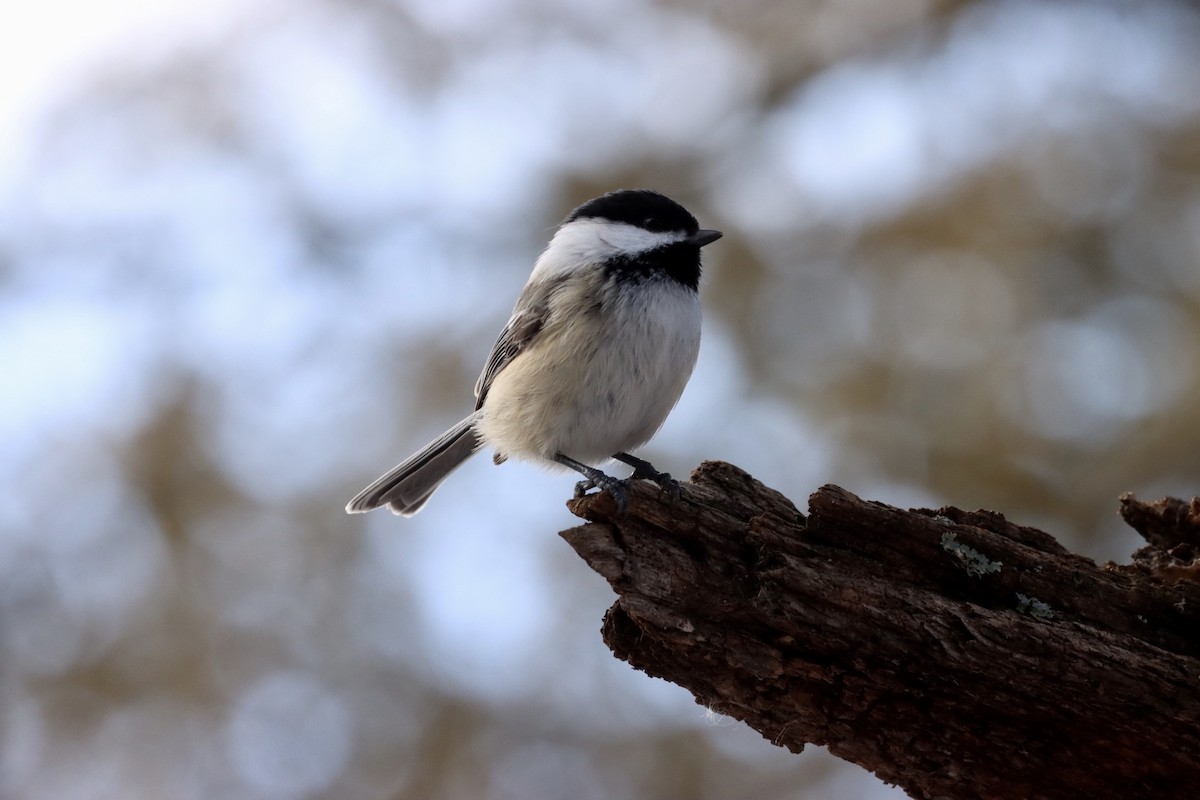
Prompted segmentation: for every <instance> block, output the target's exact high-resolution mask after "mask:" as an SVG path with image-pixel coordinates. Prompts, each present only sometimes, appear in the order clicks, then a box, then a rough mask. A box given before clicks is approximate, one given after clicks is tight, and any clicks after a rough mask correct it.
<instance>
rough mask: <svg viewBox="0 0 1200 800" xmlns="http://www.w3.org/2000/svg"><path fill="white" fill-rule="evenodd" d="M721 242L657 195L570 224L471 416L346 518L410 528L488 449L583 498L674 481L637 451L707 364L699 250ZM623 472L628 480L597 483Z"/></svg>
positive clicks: (369, 492)
mask: <svg viewBox="0 0 1200 800" xmlns="http://www.w3.org/2000/svg"><path fill="white" fill-rule="evenodd" d="M721 236H722V233H721V232H720V231H717V230H710V229H704V228H701V227H700V225H699V223H698V222H697V220H696V218H695V217H694V216H693V215H692V214H691V213H690V212H689V211H687V209H685V208H684V207H683V206H681V205H680V204H679V203H677V202H675V201H674V200H671V199H670V198H668V197H666V196H665V195H663V194H660V193H659V192H656V191H652V190H649V189H621V190H617V191H612V192H608V193H607V194H604V195H602V196H600V197H596V198H593V199H591V200H588V201H587V202H585V203H583V204H582V205H580V206H579V207H577V208H575V209H574V210H573V211H571V212H570V213H569V214H568V215H567V217H566V219H564V220H563V222H562V223H561V224H560V225H559V226H558V227H557V229H556V230H555V232H554V235H553V236H552V237H551V239H550V242H549V244H547V246H546V248H545V250H543V251H542V253H541V255H540V256H539V257H538V258H537V260H536V262H535V263H534V267H533V271H532V272H531V273H530V276H529V279H528V281H527V282H526V284H525V287H524V289H523V290H522V291H521V293H520V295H519V296H518V298H517V301H516V305H515V307H514V308H513V312H512V316H511V318H510V319H509V320H508V323H507V324H506V325H505V326H504V329H503V330H502V331H501V332H500V335H499V337H498V338H497V339H496V343H495V346H494V347H493V348H492V351H491V354H490V355H489V356H488V358H487V361H486V363H485V364H484V367H483V371H482V373H481V374H480V376H479V379H478V381H476V383H475V410H474V411H473V412H472V413H471V414H469V415H468V416H467V417H465V418H464V419H462V420H461V421H460V422H458V423H457V424H456V425H454V426H453V427H451V428H450V429H449V430H447V431H446V432H445V433H443V434H442V435H441V436H439V437H437V438H436V439H434V440H433V441H432V442H430V443H429V444H427V445H425V446H424V447H423V448H421V449H420V450H419V451H417V452H416V453H415V454H414V455H412V456H411V457H409V458H408V459H406V460H405V461H403V462H402V463H400V464H398V465H397V466H395V467H393V468H392V469H391V470H389V471H388V472H387V473H385V474H384V475H382V476H381V477H379V478H378V479H377V480H375V481H374V482H373V483H372V484H371V485H370V486H368V487H367V488H365V489H363V490H362V491H361V492H360V493H359V494H358V495H356V496H355V497H354V499H353V500H351V501H350V502H349V504H347V506H346V511H347V512H348V513H351V514H357V513H363V512H366V511H370V510H372V509H376V508H380V507H384V506H386V507H388V508H389V509H391V511H392V512H393V513H395V514H399V515H403V516H412V515H413V514H416V513H417V512H418V511H420V510H421V509H422V508H423V507H424V506H425V503H426V502H427V501H428V500H429V498H430V496H431V495H432V494H433V493H434V490H436V489H437V488H438V487H439V486H440V485H441V483H442V481H444V480H445V479H446V478H447V477H448V476H449V475H450V473H451V472H453V471H454V470H455V469H456V468H458V467H459V466H460V465H461V464H462V463H463V462H464V461H466V460H467V459H468V458H470V457H471V456H472V455H474V454H475V453H476V452H478V451H479V450H481V449H483V448H484V447H490V448H492V450H493V451H494V455H493V461H494V462H495V463H496V464H500V463H502V462H504V461H505V460H507V459H510V458H511V459H515V460H520V461H528V462H533V463H536V464H539V465H542V466H548V467H551V468H560V469H566V470H573V471H575V472H578V473H579V474H581V475H582V476H583V477H584V480H582V481H580V482H579V483H578V484H577V485H576V487H575V496H577V497H579V496H582V495H583V494H585V493H586V492H587V491H588V490H590V489H592V488H599V489H600V490H601V491H603V492H608V493H609V494H610V495H611V496H612V498H613V500H614V501H615V502H616V504H617V507H618V509H619V510H620V511H621V512H624V511H625V510H626V508H627V505H628V494H627V487H628V485H629V482H630V481H633V480H638V479H645V480H651V481H654V482H656V483H658V484H659V485H660V486H662V487H663V488H664V489H666V490H667V491H670V492H671V493H672V495H673V496H674V497H678V496H679V486H678V483H677V482H675V481H674V480H673V479H672V478H671V476H670V474H668V473H666V472H660V471H658V470H657V469H656V468H655V467H654V466H653V465H652V464H651V463H650V462H648V461H645V460H643V459H641V458H638V457H636V456H634V455H631V454H630V452H629V451H631V450H636V449H637V448H639V447H641V446H642V445H644V444H645V443H646V442H648V441H649V440H650V439H651V437H653V436H654V434H655V433H656V432H657V431H658V429H659V428H660V427H661V426H662V424H663V422H664V421H665V420H666V418H667V415H668V414H669V413H670V412H671V410H672V409H673V408H674V407H675V404H676V403H677V402H678V401H679V397H680V395H681V394H682V393H683V389H684V386H685V385H686V384H687V382H688V379H689V378H690V377H691V374H692V370H693V368H694V367H695V364H696V358H697V356H698V354H699V350H700V327H701V311H700V298H699V284H700V271H701V264H700V261H701V259H700V249H701V248H702V247H704V246H706V245H708V244H711V243H712V242H715V241H716V240H717V239H719V238H721ZM614 459H615V460H617V461H620V462H623V463H624V464H627V465H629V466H631V467H633V472H632V474H631V475H630V476H629V477H628V478H625V479H618V478H614V477H612V476H610V475H608V474H606V473H604V472H602V471H601V470H600V469H599V466H600V465H601V464H607V463H609V462H610V461H612V460H614Z"/></svg>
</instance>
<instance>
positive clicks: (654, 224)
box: [563, 189, 700, 234]
mask: <svg viewBox="0 0 1200 800" xmlns="http://www.w3.org/2000/svg"><path fill="white" fill-rule="evenodd" d="M588 218H594V219H607V220H610V221H612V222H625V223H628V224H630V225H636V226H637V227H639V228H644V229H645V230H648V231H653V232H655V233H664V232H666V231H686V232H687V233H688V234H694V233H696V231H698V230H699V229H700V223H699V222H697V221H696V218H695V217H693V216H692V215H691V214H690V213H689V212H688V210H687V209H686V208H684V207H683V206H681V205H679V203H676V202H675V201H674V200H672V199H671V198H669V197H666V196H664V195H661V194H659V193H658V192H654V191H651V190H649V189H620V190H618V191H615V192H609V193H608V194H606V195H602V196H601V197H597V198H596V199H594V200H588V201H587V202H586V203H584V204H583V205H581V206H580V207H579V208H577V209H575V210H574V211H572V212H571V213H570V214H569V215H568V216H567V218H566V219H565V220H563V224H564V225H565V224H566V223H568V222H574V221H575V220H577V219H588Z"/></svg>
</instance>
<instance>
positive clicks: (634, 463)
mask: <svg viewBox="0 0 1200 800" xmlns="http://www.w3.org/2000/svg"><path fill="white" fill-rule="evenodd" d="M613 458H615V459H617V460H618V461H621V462H623V463H625V464H628V465H629V466H631V467H633V474H632V475H630V476H629V480H631V481H636V480H644V481H654V482H655V483H657V484H658V485H659V486H660V487H662V489H663V491H665V492H666V493H667V494H669V495H671V502H672V503H675V502H678V501H679V498H680V497H681V496H682V494H683V493H682V491H681V490H680V488H679V481H677V480H675V479H674V478H672V477H671V473H669V472H659V471H658V470H657V469H655V468H654V465H653V464H651V463H650V462H649V461H646V460H645V459H642V458H638V457H637V456H631V455H629V454H628V453H617V454H615V455H614V456H613Z"/></svg>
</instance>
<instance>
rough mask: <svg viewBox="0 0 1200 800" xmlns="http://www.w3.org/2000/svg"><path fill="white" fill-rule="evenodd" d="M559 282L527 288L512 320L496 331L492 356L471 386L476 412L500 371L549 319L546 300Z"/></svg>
mask: <svg viewBox="0 0 1200 800" xmlns="http://www.w3.org/2000/svg"><path fill="white" fill-rule="evenodd" d="M563 280H564V278H558V279H554V280H550V281H545V282H542V283H540V284H537V285H536V286H529V285H527V286H526V287H525V291H523V292H522V293H521V297H520V298H519V299H518V300H517V306H516V308H514V309H513V315H512V317H510V318H509V320H508V324H507V325H505V326H504V330H502V331H500V336H499V337H498V338H497V339H496V344H495V345H494V346H493V347H492V354H491V355H489V356H488V360H487V364H485V365H484V367H483V372H482V373H480V375H479V380H477V381H476V382H475V410H476V411H478V410H479V409H480V408H482V407H483V401H484V399H485V398H487V393H488V389H489V388H490V387H491V385H492V381H494V380H495V379H496V376H497V375H499V374H500V371H501V370H502V369H504V368H505V367H507V366H508V365H509V364H510V363H512V360H513V359H514V358H516V357H517V356H518V355H520V354H521V353H522V352H523V351H524V350H525V349H526V348H528V347H529V345H530V344H532V343H533V342H534V341H535V340H536V339H537V336H538V334H539V333H541V331H542V328H543V326H545V324H546V319H547V317H549V316H550V300H551V299H552V298H553V296H554V293H555V292H556V291H558V289H559V287H560V286H561V285H562V283H563Z"/></svg>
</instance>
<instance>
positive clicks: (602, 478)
mask: <svg viewBox="0 0 1200 800" xmlns="http://www.w3.org/2000/svg"><path fill="white" fill-rule="evenodd" d="M554 460H555V461H557V462H558V463H559V464H562V465H563V466H564V467H569V468H570V469H573V470H575V471H576V472H578V473H579V474H580V475H582V476H583V477H585V478H587V480H586V481H580V482H579V483H577V484H575V496H576V497H583V495H584V494H585V493H586V492H587V490H588V489H591V488H592V487H594V486H595V487H599V488H600V491H603V492H608V494H609V496H611V497H612V499H613V501H614V502H615V503H616V504H617V511H618V512H620V513H622V514H624V513H625V509H627V508H628V507H629V492H628V491H627V490H626V488H625V481H623V480H620V479H618V478H614V477H612V476H611V475H605V474H604V473H603V472H601V471H600V470H598V469H596V468H595V467H589V466H588V465H587V464H580V463H579V462H578V461H576V460H575V459H573V458H567V457H566V456H564V455H563V454H562V453H555V454H554Z"/></svg>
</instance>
